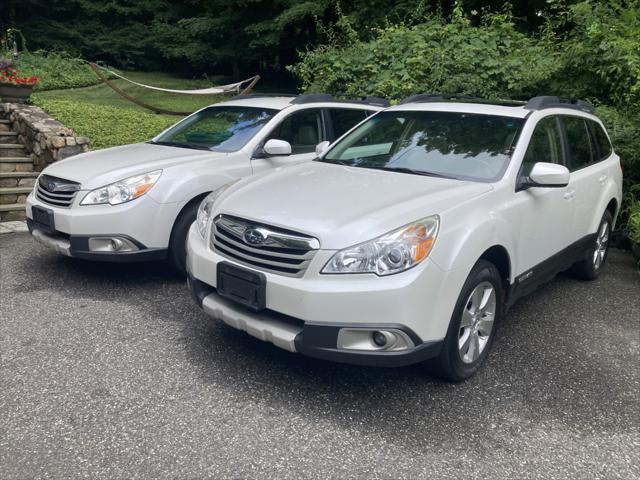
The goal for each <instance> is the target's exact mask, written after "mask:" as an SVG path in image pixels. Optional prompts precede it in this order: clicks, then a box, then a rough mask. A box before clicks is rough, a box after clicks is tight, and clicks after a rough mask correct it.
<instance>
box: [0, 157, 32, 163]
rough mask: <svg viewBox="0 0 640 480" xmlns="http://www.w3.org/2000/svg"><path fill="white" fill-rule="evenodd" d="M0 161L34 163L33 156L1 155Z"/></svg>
mask: <svg viewBox="0 0 640 480" xmlns="http://www.w3.org/2000/svg"><path fill="white" fill-rule="evenodd" d="M0 163H33V160H31V157H0Z"/></svg>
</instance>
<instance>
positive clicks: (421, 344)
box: [187, 227, 466, 366]
mask: <svg viewBox="0 0 640 480" xmlns="http://www.w3.org/2000/svg"><path fill="white" fill-rule="evenodd" d="M187 246H188V248H187V252H188V253H187V270H188V271H189V273H190V275H191V280H190V284H191V290H192V293H193V294H194V297H195V298H196V302H197V303H198V305H200V306H201V307H202V308H203V309H204V310H205V312H206V313H208V314H209V315H211V316H213V317H216V318H219V319H221V320H223V321H224V322H226V323H228V324H229V325H231V326H233V327H234V328H238V329H240V330H244V331H246V332H248V333H250V334H251V335H253V336H256V337H258V338H260V339H262V340H265V341H269V342H271V343H274V344H275V345H277V346H279V347H281V348H284V349H286V350H289V351H292V352H300V353H304V354H306V355H310V356H314V357H318V358H324V359H328V360H336V361H342V362H348V363H357V364H366V365H388V366H400V365H408V364H410V363H416V362H419V361H421V360H424V359H426V358H429V357H432V356H434V355H437V354H438V353H439V349H440V347H441V343H442V340H443V339H444V338H445V336H446V333H447V329H448V326H449V320H450V318H451V315H452V313H453V308H454V306H455V303H456V301H457V297H458V294H459V292H460V289H461V288H462V283H463V282H464V279H465V278H466V274H465V275H463V274H461V272H457V271H443V270H442V269H440V268H439V267H438V265H436V264H435V263H434V262H432V261H431V260H429V259H427V260H425V261H424V262H423V263H421V264H420V265H418V266H416V267H415V268H412V269H410V270H408V271H406V272H403V273H401V274H397V275H390V276H387V277H378V276H375V275H373V274H363V275H325V274H321V273H320V271H321V270H322V267H323V266H324V265H325V264H326V262H327V261H328V260H329V259H330V258H331V256H332V255H333V253H334V252H333V251H327V250H319V251H318V252H317V253H316V255H315V257H314V258H313V259H312V260H311V263H310V264H309V266H308V268H307V270H306V272H305V273H304V275H303V276H302V277H290V276H284V275H279V274H276V273H270V272H268V271H260V270H257V269H256V268H255V267H251V266H250V265H247V264H243V263H241V262H237V261H235V260H231V259H229V258H227V257H224V256H222V255H220V254H219V253H218V252H217V251H213V250H211V249H210V248H208V244H207V241H205V240H203V239H202V238H201V237H200V235H199V234H198V233H197V232H196V230H195V228H194V227H192V228H191V229H190V232H189V238H188V242H187ZM222 262H229V263H235V264H236V265H238V266H239V267H243V268H245V269H249V270H254V271H260V272H261V273H262V274H264V276H265V277H266V305H265V306H266V308H265V309H264V310H262V311H260V312H258V313H255V312H253V311H251V310H248V309H246V308H245V307H243V306H241V305H238V304H237V303H235V302H230V301H228V300H227V299H226V298H223V297H221V296H220V295H218V294H217V293H216V285H217V269H218V264H220V263H222ZM345 327H353V328H358V329H376V330H377V329H384V327H389V328H396V329H399V330H401V331H402V332H404V333H406V334H407V335H408V336H409V337H411V340H412V345H409V347H410V348H411V349H410V350H408V349H405V350H397V351H396V350H393V351H391V350H383V351H369V350H362V349H360V350H357V351H356V350H355V349H351V348H349V349H344V348H340V349H339V348H337V343H336V336H337V334H338V332H339V330H340V328H345ZM327 332H329V333H327ZM320 338H322V339H323V340H322V341H321V340H319V339H320Z"/></svg>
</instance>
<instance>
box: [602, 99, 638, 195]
mask: <svg viewBox="0 0 640 480" xmlns="http://www.w3.org/2000/svg"><path fill="white" fill-rule="evenodd" d="M596 113H597V114H598V116H599V117H600V119H601V120H602V121H603V123H604V124H605V126H606V127H607V130H608V132H609V135H610V136H611V143H613V148H614V149H615V151H616V153H617V154H618V155H620V159H621V160H622V165H623V167H624V177H625V182H626V183H627V185H629V186H630V185H635V184H640V135H638V132H640V111H635V110H634V109H631V108H628V109H622V108H621V109H615V108H613V107H606V106H600V107H598V108H597V109H596ZM638 193H640V192H638Z"/></svg>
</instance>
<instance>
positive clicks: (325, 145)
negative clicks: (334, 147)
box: [316, 140, 331, 156]
mask: <svg viewBox="0 0 640 480" xmlns="http://www.w3.org/2000/svg"><path fill="white" fill-rule="evenodd" d="M329 145H331V142H329V141H327V140H325V141H324V142H320V143H319V144H318V145H316V155H318V156H320V155H322V154H323V153H324V152H326V151H327V149H328V148H329Z"/></svg>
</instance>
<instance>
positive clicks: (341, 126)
mask: <svg viewBox="0 0 640 480" xmlns="http://www.w3.org/2000/svg"><path fill="white" fill-rule="evenodd" d="M367 113H368V112H366V111H363V110H350V109H347V108H332V109H330V110H329V114H330V115H331V123H332V125H333V137H334V139H335V138H340V137H341V136H342V135H344V134H345V133H347V132H348V131H349V130H351V129H352V128H353V127H354V126H356V125H357V124H358V123H360V122H361V121H363V120H364V119H365V118H367Z"/></svg>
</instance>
